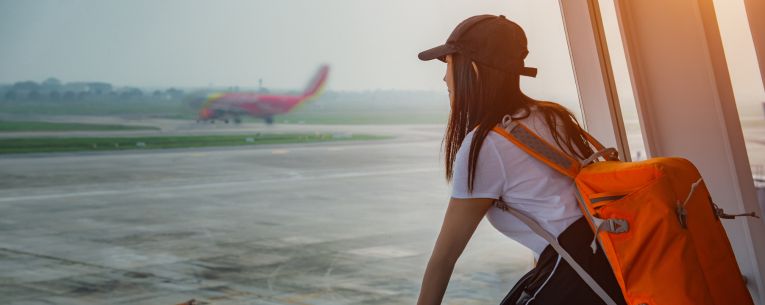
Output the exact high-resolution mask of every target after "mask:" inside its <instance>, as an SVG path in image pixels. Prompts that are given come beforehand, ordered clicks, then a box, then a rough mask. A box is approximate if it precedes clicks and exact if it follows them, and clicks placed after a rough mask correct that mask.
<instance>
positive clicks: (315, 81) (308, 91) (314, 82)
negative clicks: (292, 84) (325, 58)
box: [303, 65, 329, 98]
mask: <svg viewBox="0 0 765 305" xmlns="http://www.w3.org/2000/svg"><path fill="white" fill-rule="evenodd" d="M328 77H329V66H328V65H322V66H321V67H319V71H317V72H316V75H314V77H313V78H312V79H311V81H310V82H309V83H308V86H307V87H306V88H305V91H303V97H304V98H312V97H314V96H316V95H318V94H319V92H320V91H321V88H322V86H324V83H325V82H326V81H327V78H328Z"/></svg>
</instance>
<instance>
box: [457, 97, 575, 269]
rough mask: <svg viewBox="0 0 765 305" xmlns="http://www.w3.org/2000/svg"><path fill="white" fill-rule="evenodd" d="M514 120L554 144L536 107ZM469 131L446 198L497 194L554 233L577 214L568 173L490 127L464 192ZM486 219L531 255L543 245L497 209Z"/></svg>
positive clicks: (539, 239) (569, 222) (523, 225)
mask: <svg viewBox="0 0 765 305" xmlns="http://www.w3.org/2000/svg"><path fill="white" fill-rule="evenodd" d="M519 121H520V122H522V123H523V124H524V125H526V126H527V127H528V128H530V129H531V130H533V131H534V132H536V133H537V134H538V135H539V136H541V137H542V138H544V139H545V140H546V141H548V142H549V143H553V144H554V143H555V140H554V138H553V135H552V133H551V132H550V129H549V127H548V125H547V123H546V122H545V120H544V117H543V115H542V113H541V112H540V111H539V110H538V108H537V107H536V106H533V107H532V108H531V113H530V114H529V115H528V116H527V117H526V118H522V119H519ZM559 126H560V125H559ZM560 128H562V127H560ZM473 134H474V131H471V132H470V133H468V134H467V135H466V137H465V139H464V141H463V142H462V145H461V146H460V149H459V151H458V152H457V155H456V158H455V161H454V173H453V181H452V183H453V186H452V197H454V198H494V199H499V198H500V197H501V198H502V200H503V201H505V202H507V203H509V204H510V205H511V206H512V207H513V208H515V209H517V210H520V211H521V212H523V213H525V214H526V215H529V216H531V217H532V218H534V220H536V221H537V222H539V224H541V225H542V226H543V227H544V228H545V229H546V230H548V231H549V232H550V233H552V234H554V235H556V236H557V235H558V234H560V233H561V232H563V230H564V229H566V227H568V226H569V225H570V224H571V223H573V222H574V221H576V220H577V219H578V218H579V217H581V216H582V213H581V211H580V210H579V207H578V206H577V202H576V198H575V195H574V192H575V186H574V183H573V181H572V180H571V178H569V177H566V176H564V175H561V174H559V173H558V172H556V171H554V170H553V169H551V168H550V167H549V166H547V165H545V164H544V163H542V162H541V161H539V160H537V159H535V158H534V157H532V156H530V155H529V154H528V153H526V152H525V151H523V150H521V149H520V148H518V147H517V146H515V144H513V143H512V142H510V141H508V140H507V139H505V138H504V137H503V136H502V135H499V134H497V133H495V132H493V131H492V132H489V134H488V135H487V136H486V139H485V140H484V142H483V144H482V145H481V150H480V152H479V155H478V160H477V161H476V171H475V180H474V185H473V192H472V194H471V193H468V191H467V176H468V170H467V164H468V155H469V149H470V144H471V142H472V140H473ZM563 149H564V151H566V150H565V148H563ZM567 152H568V151H567ZM569 153H570V152H569ZM486 218H487V219H488V220H489V222H490V223H491V224H492V225H493V226H494V227H495V228H496V229H497V230H499V231H500V232H502V233H503V234H505V235H507V236H508V237H510V238H512V239H514V240H516V241H518V242H520V243H521V244H523V245H525V246H526V247H528V248H530V249H531V250H532V251H534V253H535V254H536V256H538V255H539V254H540V253H541V252H542V250H543V249H544V247H545V246H547V244H548V243H547V242H546V241H545V240H544V239H543V238H541V237H539V236H538V235H537V234H535V233H534V232H532V231H531V229H529V228H528V227H527V226H526V225H525V224H523V223H522V222H521V221H519V220H518V219H517V218H515V217H514V216H513V215H511V214H510V213H507V212H504V211H502V210H501V209H499V208H496V207H492V208H491V209H489V211H488V212H487V214H486Z"/></svg>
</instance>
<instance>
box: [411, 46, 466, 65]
mask: <svg viewBox="0 0 765 305" xmlns="http://www.w3.org/2000/svg"><path fill="white" fill-rule="evenodd" d="M454 52H457V48H455V47H454V46H452V45H450V44H443V45H440V46H437V47H435V48H431V49H428V50H425V51H422V52H420V54H419V55H417V57H419V58H420V60H424V61H427V60H433V59H436V58H438V60H440V61H444V62H445V61H446V59H445V58H444V57H445V56H446V55H449V54H452V53H454Z"/></svg>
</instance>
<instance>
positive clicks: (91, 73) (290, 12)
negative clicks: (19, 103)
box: [0, 0, 575, 96]
mask: <svg viewBox="0 0 765 305" xmlns="http://www.w3.org/2000/svg"><path fill="white" fill-rule="evenodd" d="M447 3H448V5H447ZM484 13H492V14H504V15H506V16H507V17H508V18H510V19H512V20H515V21H516V22H518V23H519V24H521V26H523V27H524V29H526V32H527V33H528V34H529V49H530V55H529V57H528V58H527V63H529V64H534V65H536V66H537V67H538V68H539V69H540V76H539V78H538V79H539V80H541V81H539V82H537V83H539V84H542V83H550V84H552V83H559V84H560V83H565V84H568V85H567V86H564V88H559V90H554V91H556V92H560V93H554V94H550V95H552V96H555V95H560V96H564V95H571V94H572V90H575V89H574V88H575V87H574V81H573V76H572V75H573V73H572V72H571V67H570V61H569V58H568V51H567V49H566V42H565V36H564V33H563V25H562V21H561V19H560V11H559V9H558V6H557V1H549V0H545V1H530V0H524V1H508V0H451V1H448V2H446V1H438V0H422V1H409V0H386V1H371V0H321V1H315V0H289V1H276V0H271V1H261V0H254V1H246V0H245V1H234V0H224V1H176V0H163V1H144V0H131V1H97V0H96V1H93V0H87V1H85V0H69V1H57V0H36V1H5V0H0V41H2V42H3V43H2V48H0V67H2V68H1V69H0V82H1V83H8V82H15V81H18V80H26V79H30V80H38V81H39V80H42V79H44V78H46V77H49V76H55V77H58V78H60V79H62V80H64V81H90V80H99V81H108V82H112V83H115V84H122V85H134V86H171V85H175V86H208V85H214V86H243V87H247V86H257V84H258V79H261V78H262V79H263V83H264V86H266V87H273V88H296V87H297V88H301V87H303V86H304V84H305V83H306V82H307V81H308V79H309V78H310V76H311V75H312V73H313V72H314V70H315V69H316V68H317V67H318V66H319V64H321V63H329V64H330V65H331V67H332V72H331V79H330V88H332V89H335V90H374V89H415V90H437V91H441V90H446V89H445V86H444V83H443V80H442V78H443V73H444V70H445V65H444V64H443V63H441V62H439V61H434V62H421V61H419V60H418V59H417V53H419V52H420V51H422V50H424V49H427V48H430V47H433V46H436V45H439V44H441V43H443V42H445V41H446V38H447V37H448V35H449V33H451V31H452V30H453V29H454V27H455V26H456V25H457V24H458V23H459V22H460V21H462V20H463V19H465V18H467V17H470V16H472V15H477V14H484ZM532 87H534V86H532ZM536 87H540V88H539V90H540V91H542V89H543V88H542V87H545V86H543V85H537V86H536ZM574 94H575V91H574Z"/></svg>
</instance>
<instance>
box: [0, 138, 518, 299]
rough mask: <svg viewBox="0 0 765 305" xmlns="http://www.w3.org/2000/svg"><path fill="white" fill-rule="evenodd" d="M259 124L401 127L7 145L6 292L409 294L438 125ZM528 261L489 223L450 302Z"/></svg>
mask: <svg viewBox="0 0 765 305" xmlns="http://www.w3.org/2000/svg"><path fill="white" fill-rule="evenodd" d="M253 125H254V126H251V127H248V126H244V127H240V128H245V129H247V128H249V129H251V130H257V129H262V128H272V129H271V130H273V131H280V132H281V131H284V132H293V131H301V130H302V131H311V130H315V131H327V132H358V133H367V134H387V135H394V136H395V138H393V139H390V140H380V141H368V142H362V141H357V142H342V143H341V142H334V143H333V142H329V143H316V144H310V145H268V146H266V145H263V146H249V147H236V148H207V149H175V150H155V151H122V152H103V153H67V154H30V155H14V156H5V157H2V158H0V169H1V170H0V172H2V175H1V176H0V215H2V217H0V231H1V232H2V234H0V302H2V303H4V304H177V303H180V302H183V301H186V300H189V299H192V298H193V299H197V300H198V301H200V302H201V304H327V305H330V304H331V305H342V304H414V303H415V302H416V298H417V295H418V292H419V288H420V287H419V285H420V283H421V279H422V275H423V272H424V270H425V264H426V263H427V260H428V258H429V255H430V251H431V250H432V247H433V244H434V242H435V238H436V237H437V234H438V231H439V229H440V225H441V221H442V218H443V214H444V212H445V209H446V206H447V202H448V198H449V186H448V185H447V184H446V182H445V180H444V178H443V174H442V166H441V162H442V160H441V159H440V155H439V153H440V152H439V145H440V142H441V135H442V134H441V133H442V128H443V126H437V125H409V126H388V125H381V126H307V125H277V126H271V127H269V126H263V125H259V124H253ZM183 129H184V128H176V129H173V128H164V130H163V131H162V132H165V133H167V132H173V133H181V132H183ZM219 129H225V128H219ZM235 129H236V128H234V130H233V131H231V130H228V131H220V132H238V131H237V130H235ZM530 266H531V254H530V252H529V251H528V250H526V249H525V248H523V247H522V246H520V245H518V244H517V243H515V242H513V241H511V240H509V239H507V238H506V237H504V236H502V235H501V234H500V233H499V232H496V231H495V230H494V229H493V228H492V227H491V225H490V224H489V223H488V222H487V221H483V222H482V223H481V225H480V226H479V228H478V229H477V231H476V233H475V235H474V237H473V239H472V240H471V241H470V243H469V244H468V246H467V249H466V250H465V252H464V253H463V255H462V257H461V258H460V261H459V262H458V264H457V266H456V268H455V271H454V275H453V276H452V280H451V282H450V284H449V288H448V289H447V295H446V298H445V302H444V304H495V303H498V302H499V301H500V300H501V299H502V298H503V297H504V296H505V293H507V291H508V290H509V289H510V287H511V286H512V284H513V283H514V282H515V281H516V280H517V278H519V277H520V276H521V275H522V274H523V273H524V272H525V271H526V270H528V269H529V268H530Z"/></svg>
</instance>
